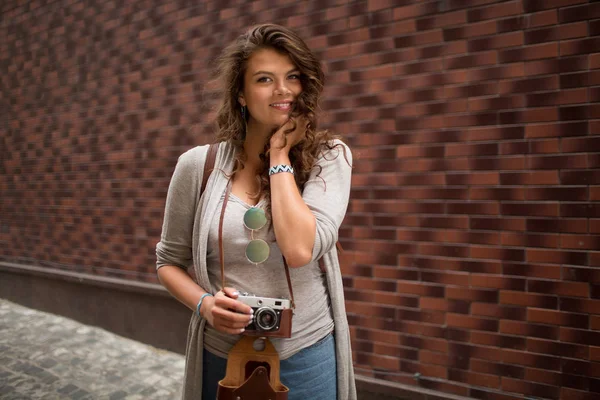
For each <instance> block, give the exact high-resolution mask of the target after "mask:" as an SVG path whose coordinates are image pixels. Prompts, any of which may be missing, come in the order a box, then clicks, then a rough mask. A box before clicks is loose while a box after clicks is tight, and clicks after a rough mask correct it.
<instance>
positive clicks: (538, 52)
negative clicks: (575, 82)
mask: <svg viewBox="0 0 600 400" xmlns="http://www.w3.org/2000/svg"><path fill="white" fill-rule="evenodd" d="M562 50H563V48H562V42H561V46H560V47H559V43H556V42H552V43H541V44H534V45H530V46H523V47H519V48H515V49H506V50H501V51H499V52H498V62H500V63H508V62H517V61H529V60H540V59H545V58H554V57H557V56H558V55H559V54H561V55H563V53H562ZM570 54H578V53H570V52H569V50H566V49H565V53H564V55H570Z"/></svg>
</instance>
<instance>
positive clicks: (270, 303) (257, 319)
mask: <svg viewBox="0 0 600 400" xmlns="http://www.w3.org/2000/svg"><path fill="white" fill-rule="evenodd" d="M237 300H238V301H240V302H242V303H244V304H246V305H248V306H250V307H252V310H253V311H254V317H253V319H252V322H251V323H250V324H249V325H248V326H247V327H246V330H245V331H244V335H248V336H269V337H280V338H289V337H291V336H292V315H293V312H292V308H291V302H290V300H288V299H277V298H271V297H260V296H255V295H253V294H249V293H242V294H240V295H239V296H238V298H237Z"/></svg>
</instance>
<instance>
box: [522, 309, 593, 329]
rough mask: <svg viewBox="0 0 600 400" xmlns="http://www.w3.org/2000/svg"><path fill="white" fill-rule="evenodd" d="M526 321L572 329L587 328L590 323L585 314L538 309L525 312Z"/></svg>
mask: <svg viewBox="0 0 600 400" xmlns="http://www.w3.org/2000/svg"><path fill="white" fill-rule="evenodd" d="M527 320H528V321H531V322H536V323H542V324H549V325H559V326H560V325H564V326H570V327H573V328H587V327H588V325H589V321H590V319H589V316H588V315H586V314H573V313H565V312H560V311H553V310H545V309H539V308H529V309H528V310H527Z"/></svg>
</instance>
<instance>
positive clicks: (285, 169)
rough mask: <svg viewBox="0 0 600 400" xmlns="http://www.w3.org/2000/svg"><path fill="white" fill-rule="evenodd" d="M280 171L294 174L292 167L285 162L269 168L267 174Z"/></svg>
mask: <svg viewBox="0 0 600 400" xmlns="http://www.w3.org/2000/svg"><path fill="white" fill-rule="evenodd" d="M280 172H289V173H290V174H292V175H294V168H292V166H291V165H285V164H280V165H274V166H272V167H271V168H269V176H271V175H275V174H278V173H280Z"/></svg>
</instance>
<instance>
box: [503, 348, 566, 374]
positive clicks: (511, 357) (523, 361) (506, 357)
mask: <svg viewBox="0 0 600 400" xmlns="http://www.w3.org/2000/svg"><path fill="white" fill-rule="evenodd" d="M502 361H503V362H504V363H507V364H512V365H523V366H528V367H538V368H539V367H541V366H544V369H546V370H550V371H559V370H560V369H561V359H560V358H559V357H555V356H544V355H542V354H533V353H529V352H525V351H518V350H511V349H504V352H503V354H502Z"/></svg>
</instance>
